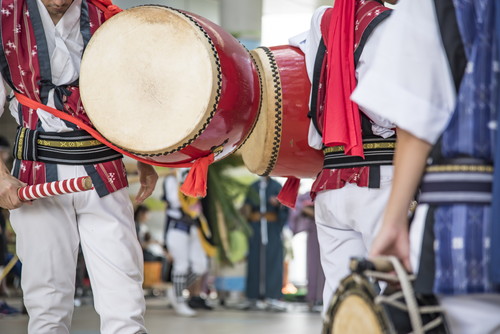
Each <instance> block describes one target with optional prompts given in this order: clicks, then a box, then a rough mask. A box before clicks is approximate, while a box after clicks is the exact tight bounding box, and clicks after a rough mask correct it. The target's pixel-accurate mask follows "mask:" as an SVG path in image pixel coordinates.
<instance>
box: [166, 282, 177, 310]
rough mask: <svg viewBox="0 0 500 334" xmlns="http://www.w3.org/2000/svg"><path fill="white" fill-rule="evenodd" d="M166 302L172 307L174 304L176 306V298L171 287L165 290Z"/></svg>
mask: <svg viewBox="0 0 500 334" xmlns="http://www.w3.org/2000/svg"><path fill="white" fill-rule="evenodd" d="M167 300H168V302H169V304H170V306H172V307H175V304H177V296H176V295H175V290H174V288H173V287H169V288H168V289H167Z"/></svg>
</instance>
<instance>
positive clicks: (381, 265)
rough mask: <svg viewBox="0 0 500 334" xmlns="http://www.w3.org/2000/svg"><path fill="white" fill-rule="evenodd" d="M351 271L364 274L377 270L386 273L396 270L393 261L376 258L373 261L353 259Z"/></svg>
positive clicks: (350, 265) (350, 266)
mask: <svg viewBox="0 0 500 334" xmlns="http://www.w3.org/2000/svg"><path fill="white" fill-rule="evenodd" d="M349 269H351V271H354V272H359V273H361V272H363V271H365V270H377V271H381V272H384V273H387V272H390V271H393V270H394V266H393V265H392V263H391V261H389V260H388V259H387V258H384V257H375V258H372V259H365V258H358V257H353V258H351V262H350V264H349Z"/></svg>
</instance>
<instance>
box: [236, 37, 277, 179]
mask: <svg viewBox="0 0 500 334" xmlns="http://www.w3.org/2000/svg"><path fill="white" fill-rule="evenodd" d="M250 54H251V55H252V56H253V57H255V58H256V59H258V61H257V60H256V61H255V63H256V68H257V70H258V71H259V74H260V73H262V80H261V82H262V84H261V101H262V102H261V106H260V108H259V110H260V111H259V117H261V116H265V117H266V118H268V119H267V121H268V122H274V131H273V140H272V144H271V154H270V156H269V159H267V164H265V166H259V167H257V168H255V169H253V170H251V172H253V173H256V174H258V175H262V176H268V175H270V174H271V172H272V171H273V169H274V168H275V166H276V163H277V161H278V155H279V149H280V146H281V134H282V129H283V98H282V97H283V90H282V85H281V76H280V72H279V68H278V64H277V62H276V58H275V57H274V55H273V53H272V50H271V49H270V48H268V47H265V46H260V47H258V48H256V49H254V50H252V51H250ZM264 61H265V63H264ZM266 73H270V74H271V79H272V82H273V87H272V92H273V94H269V93H268V92H269V91H270V89H269V87H268V85H267V84H266V80H265V75H266ZM259 78H260V77H259ZM263 86H265V88H266V89H264V88H263ZM264 100H267V103H266V104H264ZM264 105H265V106H268V107H267V108H266V110H262V107H263V106H264ZM270 105H273V106H274V113H270V112H269V109H270V107H269V106H270ZM258 122H259V119H258V118H257V121H256V122H255V125H254V128H255V127H257V123H258ZM266 132H267V129H266ZM249 138H250V135H249V136H248V138H247V139H246V140H248V139H249ZM246 140H245V141H246ZM246 152H248V153H246ZM241 153H242V157H243V161H244V162H245V160H246V159H245V156H246V155H247V154H249V155H251V156H252V157H254V154H253V152H251V150H250V148H249V147H246V148H245V147H242V150H241ZM261 162H262V161H261ZM245 165H247V163H245ZM247 168H248V166H247Z"/></svg>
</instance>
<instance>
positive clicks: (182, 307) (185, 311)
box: [174, 301, 196, 317]
mask: <svg viewBox="0 0 500 334" xmlns="http://www.w3.org/2000/svg"><path fill="white" fill-rule="evenodd" d="M174 309H175V312H177V314H178V315H182V316H184V317H194V316H195V315H196V311H195V310H193V309H192V308H190V307H189V306H188V305H187V304H186V302H185V301H182V302H180V301H177V303H176V304H175V305H174Z"/></svg>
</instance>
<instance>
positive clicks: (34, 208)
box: [11, 166, 146, 334]
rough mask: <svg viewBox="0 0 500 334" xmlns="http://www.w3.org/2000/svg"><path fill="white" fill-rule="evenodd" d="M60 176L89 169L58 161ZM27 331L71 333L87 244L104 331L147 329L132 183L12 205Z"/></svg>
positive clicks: (125, 333) (130, 332)
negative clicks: (104, 193)
mask: <svg viewBox="0 0 500 334" xmlns="http://www.w3.org/2000/svg"><path fill="white" fill-rule="evenodd" d="M58 172H59V177H60V179H66V178H72V177H78V176H83V175H86V173H85V170H84V169H83V167H81V166H58ZM11 221H12V226H13V228H14V230H15V232H16V235H17V240H16V241H17V245H16V247H17V254H18V255H19V258H20V260H21V261H22V264H23V267H22V268H23V269H22V279H21V285H22V289H23V292H24V303H25V305H26V308H27V310H28V314H29V317H30V319H29V324H28V333H30V334H45V333H47V334H48V333H50V334H68V333H70V326H71V317H72V314H73V302H74V301H73V299H74V293H75V276H76V274H75V270H76V262H77V255H78V246H79V244H81V247H82V251H83V255H84V258H85V263H86V266H87V270H88V273H89V277H90V281H91V284H92V291H93V295H94V306H95V309H96V311H97V313H98V314H99V315H100V318H101V333H103V334H136V333H145V332H146V329H145V327H144V312H145V301H144V294H143V290H142V280H143V259H142V252H141V248H140V245H139V243H138V239H137V236H136V231H135V226H134V221H133V211H132V205H131V202H130V199H129V196H128V191H127V189H122V190H120V191H117V192H115V193H113V194H111V195H108V196H105V197H103V198H99V196H98V195H97V193H96V192H95V191H93V190H91V191H86V192H81V193H77V194H67V195H61V196H57V197H52V198H46V199H40V200H36V201H34V202H33V203H32V205H23V206H22V207H21V208H19V209H16V210H13V211H11Z"/></svg>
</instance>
